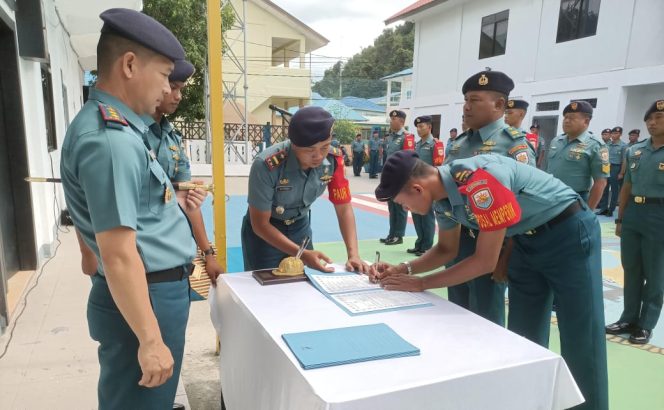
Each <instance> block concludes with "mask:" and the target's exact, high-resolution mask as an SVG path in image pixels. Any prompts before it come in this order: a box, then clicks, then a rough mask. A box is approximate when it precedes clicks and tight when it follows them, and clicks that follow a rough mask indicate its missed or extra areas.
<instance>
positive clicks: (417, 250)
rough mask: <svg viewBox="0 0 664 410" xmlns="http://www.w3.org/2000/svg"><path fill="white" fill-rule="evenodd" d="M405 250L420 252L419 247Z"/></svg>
mask: <svg viewBox="0 0 664 410" xmlns="http://www.w3.org/2000/svg"><path fill="white" fill-rule="evenodd" d="M406 252H408V253H414V254H417V253H419V252H420V248H410V249H406Z"/></svg>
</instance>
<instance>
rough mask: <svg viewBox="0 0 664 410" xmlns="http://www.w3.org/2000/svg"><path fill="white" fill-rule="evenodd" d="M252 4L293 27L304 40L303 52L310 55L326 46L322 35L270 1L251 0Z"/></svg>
mask: <svg viewBox="0 0 664 410" xmlns="http://www.w3.org/2000/svg"><path fill="white" fill-rule="evenodd" d="M253 2H254V3H255V4H256V5H257V6H259V7H261V8H262V9H264V10H266V11H268V12H269V13H270V14H272V15H273V16H275V17H276V18H277V19H279V20H281V21H282V22H284V23H285V24H287V25H289V26H291V27H293V28H294V29H295V30H297V31H299V32H300V33H302V35H303V36H304V38H305V39H306V44H305V52H307V53H310V52H312V51H314V50H317V49H319V48H321V47H323V46H325V45H327V44H328V43H329V42H330V40H328V39H327V38H325V37H323V35H322V34H320V33H319V32H317V31H316V30H314V29H312V28H311V27H309V26H307V25H306V24H304V23H303V22H302V21H300V20H299V19H297V18H296V17H295V16H293V15H292V14H290V13H289V12H287V11H286V10H284V9H282V8H281V7H279V6H277V5H276V4H274V3H273V2H271V1H270V0H253Z"/></svg>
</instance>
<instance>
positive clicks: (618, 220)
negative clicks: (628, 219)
mask: <svg viewBox="0 0 664 410" xmlns="http://www.w3.org/2000/svg"><path fill="white" fill-rule="evenodd" d="M613 222H615V224H616V225H618V224H621V223H622V218H617V219H616V220H615V221H613Z"/></svg>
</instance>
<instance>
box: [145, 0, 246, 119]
mask: <svg viewBox="0 0 664 410" xmlns="http://www.w3.org/2000/svg"><path fill="white" fill-rule="evenodd" d="M143 12H144V13H145V14H147V15H149V16H152V17H153V18H155V19H156V20H157V21H159V22H161V23H162V24H163V25H165V26H166V27H168V28H169V29H170V30H171V31H172V32H173V34H175V36H176V37H177V38H178V40H180V43H181V44H182V46H183V47H184V50H185V52H186V53H187V60H189V61H190V62H191V63H192V64H193V65H194V67H196V73H195V74H194V75H193V77H192V78H191V79H190V80H189V82H188V83H187V87H185V88H184V92H183V98H182V102H181V103H180V107H179V108H178V111H177V113H176V116H177V117H179V118H183V119H185V120H187V121H192V120H202V119H205V69H206V65H207V24H206V22H207V14H206V0H145V1H144V2H143ZM221 19H222V23H221V28H222V35H223V33H224V32H226V30H228V29H229V28H230V27H231V26H232V25H233V23H234V21H235V17H234V15H233V11H232V9H231V8H230V7H228V6H226V7H224V9H223V10H222V11H221Z"/></svg>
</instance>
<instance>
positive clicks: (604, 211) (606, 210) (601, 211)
mask: <svg viewBox="0 0 664 410" xmlns="http://www.w3.org/2000/svg"><path fill="white" fill-rule="evenodd" d="M608 213H609V210H608V209H601V210H599V211H597V212H595V215H606V214H608Z"/></svg>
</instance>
